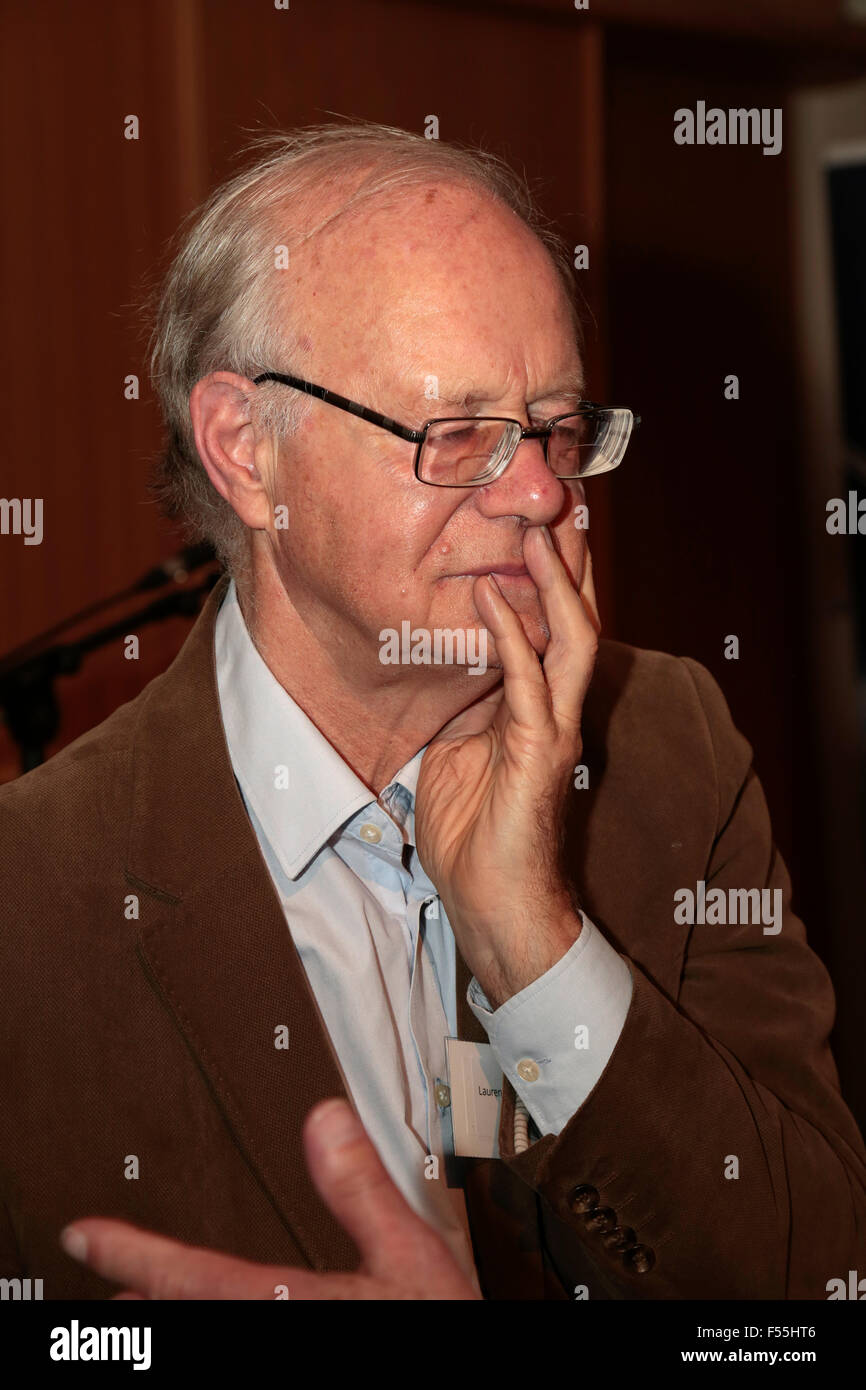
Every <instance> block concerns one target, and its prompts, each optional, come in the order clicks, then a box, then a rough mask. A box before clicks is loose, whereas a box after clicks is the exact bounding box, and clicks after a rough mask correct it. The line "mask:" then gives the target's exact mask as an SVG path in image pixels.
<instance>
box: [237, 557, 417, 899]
mask: <svg viewBox="0 0 866 1390" xmlns="http://www.w3.org/2000/svg"><path fill="white" fill-rule="evenodd" d="M214 655H215V660H216V674H217V688H218V691H219V700H220V710H221V713H222V720H223V727H224V729H225V734H226V742H227V744H228V750H229V755H230V757H231V761H232V767H233V769H234V774H235V777H236V778H237V782H238V785H239V787H240V789H241V791H242V792H243V795H244V799H245V800H246V803H247V805H248V807H249V808H250V809H251V810H252V811H253V813H254V815H255V817H256V819H257V821H258V823H259V825H260V826H261V828H262V830H263V832H264V834H265V835H266V836H267V838H268V840H269V842H270V845H271V847H272V849H273V851H274V853H275V855H276V857H277V859H278V860H279V862H280V866H281V867H282V869H283V871H284V872H285V873H286V874H287V875H288V877H289V878H290V879H296V878H298V877H299V876H300V874H301V873H302V872H303V870H304V869H305V868H306V866H307V865H308V864H309V863H310V861H311V860H312V859H313V858H314V857H315V856H316V855H317V854H318V853H319V851H320V850H321V849H322V847H323V846H324V845H325V844H326V843H327V841H328V840H329V839H330V838H331V837H332V836H333V835H334V834H335V832H336V831H338V830H339V829H340V827H341V826H343V825H345V824H346V822H347V821H349V820H351V819H352V817H353V816H355V815H357V813H358V812H359V811H360V810H362V809H363V808H364V807H365V806H369V805H371V804H372V803H374V802H375V800H376V798H375V797H374V796H373V795H372V794H371V792H370V789H369V788H368V787H366V786H365V785H364V783H363V782H362V781H361V779H360V778H359V777H358V776H356V774H355V773H354V772H353V771H352V769H351V768H350V767H349V765H348V763H346V762H345V761H344V760H343V758H341V757H340V754H339V753H338V752H337V751H336V749H335V748H333V747H332V745H331V744H330V743H329V742H328V740H327V739H326V738H325V736H324V735H323V734H322V733H320V731H319V730H318V729H317V728H316V726H315V724H314V723H313V721H312V720H311V719H310V718H308V716H307V715H306V714H305V713H304V711H303V710H302V709H301V707H300V705H298V704H297V703H296V702H295V701H294V700H293V699H292V697H291V695H289V693H288V691H286V690H284V689H283V687H282V686H281V685H280V683H279V681H278V680H277V679H276V677H275V676H274V675H273V673H272V671H271V670H270V667H269V666H268V665H267V663H266V662H265V660H264V658H263V657H262V656H261V654H260V653H259V651H258V648H257V647H256V645H255V643H254V642H253V640H252V638H251V636H250V634H249V630H248V629H247V625H246V623H245V622H244V617H243V613H242V612H241V607H240V604H239V603H238V599H237V591H236V588H235V583H234V580H232V582H231V583H230V584H229V587H228V589H227V591H226V596H225V599H224V601H223V604H222V606H221V608H220V611H219V613H218V615H217V619H216V626H215V630H214ZM424 752H425V749H424V748H421V749H419V751H418V752H417V753H415V754H414V755H413V757H412V758H410V759H409V761H408V762H407V763H406V764H405V766H404V767H403V768H401V769H400V771H399V772H398V773H397V775H396V777H394V779H393V781H392V782H391V783H390V784H389V786H388V787H387V788H386V789H385V791H384V792H383V794H382V796H383V800H384V802H385V804H386V806H387V805H388V803H389V800H390V794H393V792H394V791H395V789H396V787H397V785H398V784H399V786H402V787H405V789H406V791H407V792H408V794H409V805H408V811H407V815H406V820H405V823H404V827H403V828H404V832H405V833H406V834H407V836H408V838H409V840H410V842H411V843H414V823H415V817H414V809H415V790H416V787H417V784H418V774H419V771H420V768H421V759H422V757H423V756H424ZM279 768H284V769H285V772H284V774H283V776H282V779H281V780H282V781H283V783H285V784H286V785H282V786H281V785H279V780H280V779H278V776H277V770H278V769H279Z"/></svg>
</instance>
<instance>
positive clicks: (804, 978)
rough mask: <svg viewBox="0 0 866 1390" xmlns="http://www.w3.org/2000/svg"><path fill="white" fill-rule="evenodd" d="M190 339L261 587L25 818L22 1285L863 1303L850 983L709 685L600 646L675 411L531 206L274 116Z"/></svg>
mask: <svg viewBox="0 0 866 1390" xmlns="http://www.w3.org/2000/svg"><path fill="white" fill-rule="evenodd" d="M153 366H154V377H155V381H156V385H157V388H158V390H159V391H160V394H161V398H162V402H163V407H164V411H165V415H166V422H167V426H168V434H169V448H168V453H167V456H166V462H165V469H164V476H163V480H162V487H163V492H164V493H165V495H166V498H167V500H168V502H169V505H170V509H172V510H173V511H175V512H177V511H179V510H182V511H183V512H184V513H185V515H186V518H187V520H188V521H189V522H190V523H191V525H192V526H193V528H194V529H195V530H196V532H197V533H198V534H199V535H207V536H210V537H211V538H212V539H213V540H214V542H215V543H216V544H217V546H218V548H219V550H220V553H221V554H222V555H223V557H224V558H225V561H226V564H227V567H228V570H229V573H228V575H227V576H226V578H225V579H223V580H221V581H220V583H219V585H218V587H217V589H215V590H214V592H213V594H212V596H211V598H210V599H209V601H208V603H207V605H206V607H205V609H204V611H203V613H202V615H201V617H200V618H199V621H198V622H197V624H196V626H195V628H194V630H193V632H192V633H191V635H190V636H189V638H188V640H187V642H186V644H185V646H184V648H183V650H182V651H181V653H180V655H179V656H178V658H177V660H176V661H175V662H174V664H173V665H172V667H171V668H170V669H169V671H167V672H166V673H165V674H164V675H163V676H161V677H159V678H158V679H157V680H155V681H154V682H152V684H151V685H150V686H148V688H147V689H146V690H145V691H144V692H143V693H142V694H141V695H140V696H139V697H138V699H136V700H134V701H133V702H132V703H131V704H129V705H126V706H124V707H123V708H122V709H120V710H118V711H117V712H116V713H115V714H114V715H113V716H112V717H111V718H110V719H108V720H107V721H106V722H105V723H104V724H103V725H101V726H100V727H99V728H97V729H95V730H93V731H92V732H91V733H89V734H88V735H86V736H85V737H84V738H82V739H80V740H78V742H77V743H75V744H73V745H72V746H71V747H69V748H67V749H66V750H64V751H63V752H62V753H61V754H60V755H58V756H57V757H56V758H54V759H53V760H52V761H51V762H50V763H49V764H48V765H47V766H45V767H44V768H41V769H38V770H36V771H34V772H32V773H30V774H28V775H27V776H26V777H23V778H21V779H20V780H19V781H18V782H17V783H14V784H13V785H11V786H9V787H7V788H4V789H3V794H2V796H0V811H2V846H3V878H2V902H3V907H4V920H5V925H4V933H3V944H4V960H3V973H4V980H5V982H6V989H5V991H4V994H5V1003H4V1005H3V1009H4V1015H5V1017H4V1037H5V1039H6V1060H7V1067H6V1068H5V1069H4V1073H5V1074H4V1080H3V1096H2V1108H3V1113H4V1116H5V1118H6V1124H5V1126H4V1134H3V1139H2V1146H3V1151H2V1164H0V1173H2V1192H3V1198H4V1208H3V1211H4V1228H3V1234H2V1269H3V1273H4V1274H5V1275H7V1276H9V1277H15V1276H18V1277H23V1276H34V1277H41V1278H43V1280H44V1290H45V1296H46V1297H54V1298H57V1297H85V1298H100V1297H107V1296H110V1295H111V1294H112V1293H114V1292H116V1291H117V1287H118V1285H120V1286H121V1287H123V1288H125V1289H126V1290H128V1295H127V1296H133V1295H136V1294H137V1295H138V1296H144V1297H193V1298H195V1297H200V1298H211V1297H213V1298H222V1297H249V1298H279V1297H291V1298H317V1299H323V1298H324V1299H330V1298H339V1299H344V1298H350V1299H351V1298H359V1299H362V1298H404V1299H405V1298H418V1299H421V1298H443V1297H444V1298H477V1297H479V1296H482V1297H486V1298H525V1299H539V1298H559V1299H565V1298H573V1297H578V1298H583V1297H589V1298H626V1299H628V1298H649V1299H652V1298H666V1299H671V1298H684V1297H687V1298H694V1297H699V1298H705V1299H709V1298H737V1297H744V1298H769V1297H788V1298H803V1297H806V1298H824V1297H826V1288H827V1284H828V1281H829V1280H831V1279H833V1278H836V1277H839V1276H845V1274H846V1272H847V1270H848V1269H849V1268H853V1267H857V1265H858V1262H859V1263H860V1266H861V1267H862V1261H863V1258H864V1247H863V1232H864V1229H866V1155H864V1150H863V1145H862V1141H861V1138H860V1135H859V1134H858V1131H857V1128H856V1125H855V1124H854V1121H853V1119H852V1117H851V1115H850V1114H849V1112H848V1110H847V1109H846V1107H845V1104H844V1102H843V1100H842V1098H841V1096H840V1094H839V1088H838V1080H837V1076H836V1071H835V1067H834V1063H833V1060H832V1057H831V1054H830V1051H829V1048H828V1043H827V1038H828V1034H829V1031H830V1028H831V1024H832V1018H833V995H832V990H831V986H830V983H829V980H828V977H827V975H826V972H825V971H824V969H823V967H822V965H821V964H820V962H819V961H818V959H817V958H816V957H815V956H814V955H813V954H812V953H811V951H810V950H809V948H808V946H807V945H806V940H805V933H804V930H803V927H802V925H801V923H800V922H799V921H798V919H797V918H796V917H795V916H794V915H793V914H792V912H791V909H790V901H789V899H790V884H789V879H788V875H787V872H786V870H785V867H784V865H783V864H782V862H781V860H780V858H779V856H778V854H777V853H776V851H775V849H774V846H773V841H772V835H771V829H770V824H769V820H768V815H767V810H766V805H765V801H764V797H763V794H762V792H761V789H760V785H759V783H758V781H757V779H756V777H755V775H754V772H753V771H752V769H751V752H750V749H749V746H748V744H747V743H746V740H745V739H744V738H743V737H742V736H741V735H740V734H739V733H738V732H737V731H736V730H735V728H734V727H733V725H732V723H731V719H730V716H729V714H728V711H727V708H726V705H725V702H724V700H723V698H722V696H721V694H720V692H719V690H718V688H717V686H716V685H715V683H714V682H713V680H712V679H711V677H710V676H709V675H708V673H707V672H706V671H705V670H704V669H703V668H702V667H701V666H699V665H697V664H696V663H695V662H693V661H690V660H687V659H682V660H680V659H676V658H674V657H670V656H666V655H664V654H661V653H651V652H642V651H637V650H635V649H633V648H629V647H626V646H623V645H620V644H617V643H611V642H607V641H601V642H599V638H598V633H599V623H598V617H597V611H596V602H595V595H594V590H593V582H592V571H591V566H590V558H589V552H588V550H587V548H586V544H585V536H586V530H585V526H584V524H583V523H584V522H585V519H586V512H585V493H584V487H583V479H585V478H587V477H589V476H591V475H592V474H593V473H598V472H602V471H604V470H606V469H609V468H612V467H615V466H616V465H617V464H618V463H619V462H620V461H621V459H622V456H623V452H624V450H625V447H626V444H627V442H628V438H629V434H630V432H631V429H632V426H633V417H632V415H631V412H630V411H628V410H627V409H624V408H607V407H602V406H598V405H596V404H592V403H589V402H588V401H587V400H586V386H585V383H584V379H583V371H582V364H581V355H580V339H579V332H578V325H577V322H576V317H575V313H574V310H573V307H572V300H571V294H570V282H569V277H568V272H567V269H566V265H565V263H564V258H563V254H562V250H561V248H560V247H559V246H558V243H557V242H556V240H555V238H553V237H552V236H551V234H550V233H548V232H547V231H546V230H545V229H544V228H543V227H542V226H541V224H540V222H539V219H538V218H537V216H536V215H535V214H534V212H533V209H532V206H531V203H530V202H529V201H528V198H527V196H526V194H525V191H524V190H523V188H522V185H521V184H520V183H519V181H518V180H517V179H516V178H514V177H513V176H512V175H510V174H509V173H508V171H506V170H505V169H504V168H503V167H502V166H501V165H500V164H499V163H498V162H497V161H495V160H493V159H491V158H490V157H488V156H483V155H481V154H477V153H473V152H469V151H461V150H458V149H455V148H453V147H448V146H446V145H444V144H438V143H436V142H427V141H424V140H422V139H419V138H418V137H416V136H413V135H409V134H407V133H405V132H402V131H396V130H392V129H389V128H384V127H376V126H361V127H351V126H349V127H338V128H333V127H321V128H318V129H314V130H311V131H306V132H301V133H298V134H292V135H287V136H285V137H280V138H277V139H275V140H273V141H272V142H271V144H270V145H269V146H268V147H266V149H265V150H264V152H262V151H259V153H258V157H257V159H256V160H255V162H254V163H253V164H252V165H251V167H250V168H249V169H247V170H246V171H245V172H244V173H242V174H240V175H238V176H237V177H236V178H235V179H234V180H232V182H230V183H229V184H227V185H225V186H224V187H222V188H220V189H217V191H216V192H215V193H214V194H213V196H212V197H211V199H210V201H209V202H208V204H207V205H206V206H205V207H204V209H203V210H202V211H201V212H200V213H199V214H198V216H197V217H196V219H195V220H194V222H193V224H192V226H191V227H190V228H188V229H187V231H186V234H185V239H184V242H183V245H182V247H181V248H180V250H179V252H178V254H177V257H176V259H175V261H174V264H173V266H172V269H171V272H170V274H169V277H168V280H167V282H166V285H165V287H164V290H163V294H162V299H161V302H160V306H159V317H158V323H157V329H156V338H155V346H154V353H153ZM649 524H651V519H650V522H649ZM437 657H438V659H437ZM694 894H696V895H697V900H698V906H697V908H694V904H693V908H692V910H689V909H688V908H686V909H685V910H684V909H683V903H684V902H686V901H687V899H688V898H689V895H692V896H694ZM764 903H766V904H767V905H768V911H767V912H766V913H764V912H763V905H764ZM720 904H725V905H727V904H730V909H731V910H730V911H727V910H725V911H721V910H720ZM756 904H760V906H761V910H760V911H757V910H752V911H750V910H749V909H752V908H755V905H756ZM771 904H772V905H774V908H773V911H770V910H769V905H771ZM738 908H739V911H737V909H738ZM776 908H778V911H776ZM446 1039H447V1040H448V1042H447V1043H446ZM10 1063H11V1065H9V1064H10ZM328 1098H336V1101H335V1100H331V1101H330V1103H326V1104H324V1105H322V1104H320V1102H323V1101H324V1102H327V1101H328ZM347 1102H351V1108H350V1105H349V1104H348V1103H347ZM117 1218H120V1219H119V1220H118V1219H117ZM69 1223H72V1224H71V1225H70V1224H69ZM63 1227H66V1229H65V1231H64V1235H63V1249H61V1247H60V1245H59V1243H58V1237H59V1235H60V1232H61V1228H63ZM64 1252H65V1253H64ZM69 1256H74V1257H75V1259H74V1260H73V1259H70V1258H69Z"/></svg>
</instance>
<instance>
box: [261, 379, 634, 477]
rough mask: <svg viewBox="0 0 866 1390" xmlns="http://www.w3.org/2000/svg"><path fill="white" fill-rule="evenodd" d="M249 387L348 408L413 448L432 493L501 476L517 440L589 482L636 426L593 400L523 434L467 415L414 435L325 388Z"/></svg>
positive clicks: (288, 382) (306, 384)
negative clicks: (529, 442)
mask: <svg viewBox="0 0 866 1390" xmlns="http://www.w3.org/2000/svg"><path fill="white" fill-rule="evenodd" d="M253 380H254V382H255V384H256V386H258V385H260V384H261V382H263V381H277V382H280V383H282V385H284V386H293V387H294V388H295V390H296V391H306V392H307V394H308V395H310V396H316V397H318V399H319V400H322V401H325V403H326V404H327V405H335V406H336V407H337V409H338V410H347V411H348V412H349V413H350V414H351V415H357V416H359V417H360V419H362V420H369V422H370V424H372V425H377V426H378V427H379V428H380V429H383V430H388V431H389V432H390V433H391V434H396V435H397V437H398V438H399V439H405V440H407V442H408V443H410V444H415V445H416V446H417V447H416V449H415V477H416V478H417V479H418V481H419V482H421V483H428V484H429V485H430V486H431V487H477V486H479V484H484V483H491V482H493V481H494V480H495V479H496V478H500V477H501V476H502V474H503V473H504V472H505V470H506V468H507V467H508V465H509V463H510V462H511V460H512V459H513V457H514V455H515V452H516V450H517V447H518V445H519V444H521V443H522V442H523V440H524V439H540V440H542V442H543V448H544V459H545V462H546V463H547V465H548V467H549V468H550V469H551V470H552V471H553V473H554V474H555V475H556V477H557V478H588V477H590V476H591V475H592V474H597V473H608V472H610V470H611V469H612V468H618V467H619V465H620V463H622V459H623V455H624V454H625V450H626V445H627V444H628V441H629V439H630V438H631V436H632V433H633V431H634V430H635V429H636V428H637V426H638V425H639V424H640V416H639V415H635V414H634V413H633V412H632V411H631V410H624V409H612V408H608V407H607V406H603V405H598V404H597V403H596V402H595V401H581V403H580V406H579V407H578V409H577V410H575V411H571V412H570V413H569V414H568V415H556V416H554V417H553V418H552V419H550V420H548V421H547V423H546V424H544V425H535V426H530V427H529V428H528V429H527V428H525V427H524V426H523V425H521V423H520V421H519V420H511V419H507V418H502V417H499V416H488V415H482V416H478V415H470V416H467V417H466V418H465V419H464V418H459V419H458V418H453V417H448V418H444V419H435V420H428V421H427V422H426V424H424V425H423V426H422V427H421V429H420V430H413V429H410V428H409V427H408V426H407V425H398V424H397V421H396V420H392V419H391V418H390V416H388V415H380V413H379V411H378V410H370V409H369V408H368V407H367V406H365V405H358V403H357V401H350V400H348V399H347V398H346V397H345V396H338V395H337V393H336V392H335V391H328V390H326V388H325V387H324V386H315V385H314V384H313V383H312V382H311V381H303V380H302V379H301V377H297V376H287V375H286V374H285V373H283V372H262V373H261V375H260V376H257V377H254V378H253Z"/></svg>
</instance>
